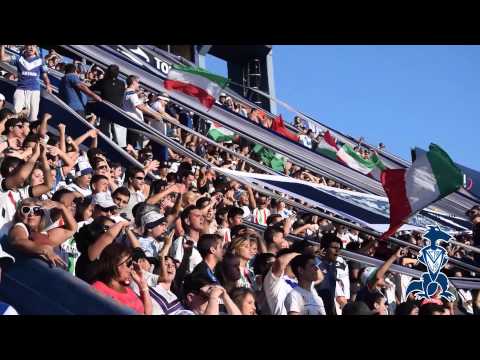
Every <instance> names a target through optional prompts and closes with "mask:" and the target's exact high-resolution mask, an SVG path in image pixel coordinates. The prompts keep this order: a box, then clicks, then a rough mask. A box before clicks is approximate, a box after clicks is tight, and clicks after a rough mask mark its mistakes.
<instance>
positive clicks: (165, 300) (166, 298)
mask: <svg viewBox="0 0 480 360" xmlns="http://www.w3.org/2000/svg"><path fill="white" fill-rule="evenodd" d="M150 297H151V298H152V304H154V305H153V311H152V314H153V315H195V314H194V313H193V312H192V311H190V310H187V309H185V308H184V307H183V305H182V303H181V302H180V300H179V299H178V297H177V295H175V294H174V293H173V292H171V291H170V290H166V289H165V288H164V287H163V286H162V285H161V284H158V285H156V286H154V287H153V288H150Z"/></svg>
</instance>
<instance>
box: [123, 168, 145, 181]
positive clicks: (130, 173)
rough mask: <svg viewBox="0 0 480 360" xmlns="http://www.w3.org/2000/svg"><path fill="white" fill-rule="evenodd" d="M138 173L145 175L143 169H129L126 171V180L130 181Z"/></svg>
mask: <svg viewBox="0 0 480 360" xmlns="http://www.w3.org/2000/svg"><path fill="white" fill-rule="evenodd" d="M139 172H141V173H143V174H145V171H144V170H143V169H141V168H139V167H135V166H134V167H129V168H128V170H127V180H130V179H132V178H134V177H135V175H136V174H137V173H139Z"/></svg>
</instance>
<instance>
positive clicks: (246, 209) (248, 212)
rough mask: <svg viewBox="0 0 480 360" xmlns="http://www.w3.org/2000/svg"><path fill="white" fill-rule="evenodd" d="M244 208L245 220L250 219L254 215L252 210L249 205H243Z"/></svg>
mask: <svg viewBox="0 0 480 360" xmlns="http://www.w3.org/2000/svg"><path fill="white" fill-rule="evenodd" d="M241 209H242V210H243V220H247V221H250V218H251V217H252V210H250V208H249V207H248V206H247V205H243V206H242V207H241Z"/></svg>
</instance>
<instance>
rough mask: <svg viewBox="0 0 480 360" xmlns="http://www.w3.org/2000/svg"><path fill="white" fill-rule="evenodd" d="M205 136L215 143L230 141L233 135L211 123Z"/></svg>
mask: <svg viewBox="0 0 480 360" xmlns="http://www.w3.org/2000/svg"><path fill="white" fill-rule="evenodd" d="M207 136H208V137H209V138H210V139H212V140H215V141H216V142H224V141H232V140H233V138H234V136H235V134H234V133H233V131H230V130H228V129H226V128H224V127H223V126H222V125H220V124H219V123H217V122H213V123H212V125H211V126H210V129H209V130H208V134H207Z"/></svg>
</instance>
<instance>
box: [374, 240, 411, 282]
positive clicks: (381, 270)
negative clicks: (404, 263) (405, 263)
mask: <svg viewBox="0 0 480 360" xmlns="http://www.w3.org/2000/svg"><path fill="white" fill-rule="evenodd" d="M404 253H405V248H398V250H397V251H395V254H393V255H392V256H390V257H389V258H388V260H387V261H385V262H384V263H383V264H382V266H380V268H379V269H378V270H377V272H376V274H375V280H377V281H378V280H381V279H383V278H385V274H386V273H387V271H388V270H389V269H390V267H391V266H392V265H393V263H394V262H395V261H397V260H398V259H400V258H401V257H402V256H403V254H404Z"/></svg>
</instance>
